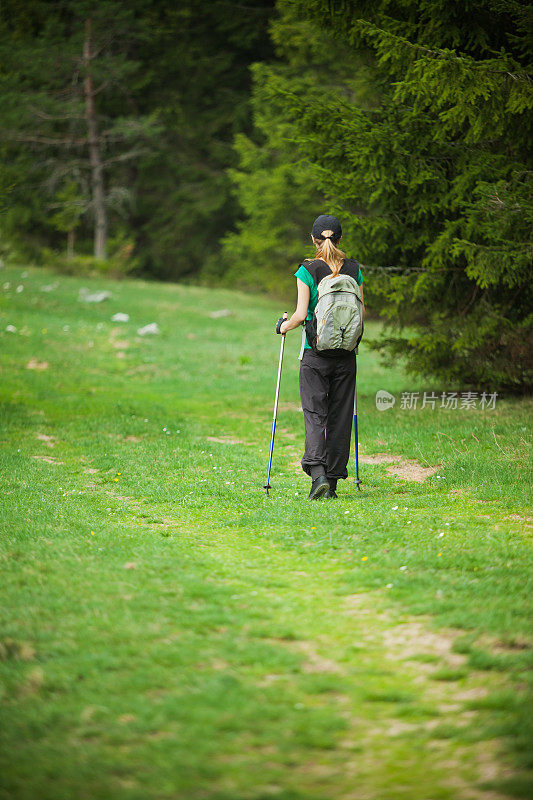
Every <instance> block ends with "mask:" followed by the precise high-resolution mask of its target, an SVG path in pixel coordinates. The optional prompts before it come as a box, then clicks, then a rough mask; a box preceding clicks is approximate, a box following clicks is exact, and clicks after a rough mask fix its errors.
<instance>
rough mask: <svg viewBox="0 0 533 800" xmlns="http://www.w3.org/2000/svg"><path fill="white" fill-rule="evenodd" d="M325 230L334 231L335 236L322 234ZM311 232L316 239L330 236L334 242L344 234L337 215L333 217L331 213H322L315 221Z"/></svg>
mask: <svg viewBox="0 0 533 800" xmlns="http://www.w3.org/2000/svg"><path fill="white" fill-rule="evenodd" d="M324 231H333V236H329V237H324V236H322V233H323V232H324ZM311 233H312V235H313V236H314V238H315V239H324V238H329V239H331V240H332V241H334V242H338V241H339V239H340V238H341V236H342V228H341V224H340V222H339V220H338V219H337V217H332V216H331V214H321V215H320V216H319V217H317V218H316V219H315V221H314V222H313V230H312V231H311Z"/></svg>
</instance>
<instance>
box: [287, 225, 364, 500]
mask: <svg viewBox="0 0 533 800" xmlns="http://www.w3.org/2000/svg"><path fill="white" fill-rule="evenodd" d="M341 236H342V228H341V224H340V222H339V220H338V219H337V218H336V217H333V216H331V215H330V214H321V215H320V216H319V217H317V219H316V220H315V221H314V223H313V229H312V233H311V238H312V240H313V244H314V245H315V247H316V258H315V259H306V260H305V261H304V262H303V263H302V264H301V265H300V266H299V267H298V270H297V271H296V272H295V277H296V282H297V287H298V301H297V306H296V311H295V312H294V314H293V315H292V317H290V319H287V320H284V321H278V326H277V328H276V330H277V331H278V332H279V333H281V334H284V333H287V332H288V331H291V330H294V329H295V328H298V327H299V326H300V325H304V324H305V329H304V332H303V335H302V351H301V353H300V359H301V364H300V397H301V402H302V410H303V414H304V421H305V451H304V456H303V458H302V461H301V464H302V469H303V470H304V472H305V473H307V475H309V476H310V477H311V480H312V483H311V491H310V492H309V500H317V499H319V498H329V499H333V498H336V497H337V492H336V489H337V481H338V480H339V479H341V478H343V479H344V478H347V477H348V472H347V469H346V466H347V464H348V458H349V455H350V439H351V431H352V415H353V404H354V391H355V375H356V358H355V353H356V349H357V348H356V345H355V346H354V340H353V339H352V340H351V341H350V342H348V347H350V348H351V349H342V348H339V346H338V345H339V342H338V340H337V341H335V342H333V340H332V342H330V344H331V343H333V344H334V348H333V349H328V350H321V349H320V348H319V349H317V347H316V342H317V338H316V330H315V331H314V333H313V326H312V323H313V315H314V312H315V308H316V306H317V302H318V298H319V285H320V284H321V282H322V281H328V280H331V279H333V278H336V276H338V275H348V276H350V278H352V279H355V281H356V283H357V286H359V287H360V289H359V292H360V295H361V298H360V300H361V301H363V288H362V283H363V276H362V274H361V270H360V268H359V264H358V263H357V261H355V260H354V259H350V258H346V253H343V251H342V250H340V249H339V247H338V244H339V242H340V239H341ZM337 283H338V285H340V284H341V283H345V284H348V285H349V284H351V285H352V287H353V289H355V290H357V286H355V285H354V284H353V281H344V282H342V281H340V282H337ZM327 288H328V286H327V284H326V283H325V284H323V285H322V286H321V287H320V293H321V294H322V293H323V292H326V291H327ZM351 299H352V300H353V296H352V298H351ZM361 311H362V314H359V317H358V321H359V325H360V328H359V330H360V332H361V335H362V318H364V303H363V304H362V309H361ZM342 330H343V329H342V328H341V331H342ZM343 335H344V334H343ZM361 335H359V336H358V339H357V340H356V341H357V343H358V341H359V339H360V338H361ZM313 337H314V338H313ZM310 338H311V341H309V339H310ZM313 345H315V347H313Z"/></svg>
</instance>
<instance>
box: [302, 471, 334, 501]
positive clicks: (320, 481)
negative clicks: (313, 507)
mask: <svg viewBox="0 0 533 800" xmlns="http://www.w3.org/2000/svg"><path fill="white" fill-rule="evenodd" d="M327 492H329V482H328V479H327V478H326V476H325V475H319V476H318V478H315V480H314V481H313V483H312V484H311V491H310V492H309V497H308V498H307V499H308V500H319V499H320V498H321V497H325V496H326V494H327Z"/></svg>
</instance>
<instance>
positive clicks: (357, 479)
mask: <svg viewBox="0 0 533 800" xmlns="http://www.w3.org/2000/svg"><path fill="white" fill-rule="evenodd" d="M353 432H354V438H355V485H356V486H357V488H358V489H359V491H361V481H360V480H359V434H358V431H357V356H355V386H354V395H353Z"/></svg>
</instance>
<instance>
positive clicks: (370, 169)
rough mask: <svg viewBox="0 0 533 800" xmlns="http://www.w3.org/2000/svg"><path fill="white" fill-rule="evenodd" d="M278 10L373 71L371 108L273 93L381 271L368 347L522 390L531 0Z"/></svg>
mask: <svg viewBox="0 0 533 800" xmlns="http://www.w3.org/2000/svg"><path fill="white" fill-rule="evenodd" d="M280 11H281V13H282V19H283V14H285V16H286V18H288V19H289V20H291V19H294V18H295V17H296V18H298V19H301V20H305V21H307V22H309V23H310V24H312V25H314V26H315V27H316V28H317V29H324V28H327V29H328V30H330V31H332V32H333V33H334V36H335V38H336V40H337V41H338V42H339V45H340V47H342V46H346V45H347V44H348V45H349V46H350V47H352V48H353V50H354V51H355V52H358V53H360V54H361V56H364V57H365V58H368V59H370V60H371V63H372V64H373V68H372V72H373V75H372V84H373V86H374V87H375V89H376V94H378V93H379V101H378V102H377V103H376V104H375V106H374V107H371V106H368V105H367V106H365V105H364V104H363V103H361V102H360V101H359V100H358V98H357V97H356V98H350V97H348V96H347V95H346V94H345V93H344V94H341V93H336V96H334V95H332V94H327V95H325V94H324V93H323V92H322V93H320V92H317V93H316V97H315V101H314V103H313V104H312V106H310V105H309V103H308V102H307V97H302V96H301V95H299V94H298V93H297V92H295V91H293V90H292V88H291V87H290V86H287V85H284V84H282V83H281V82H279V81H277V82H272V83H271V86H270V90H271V94H272V97H275V98H276V99H277V101H278V102H279V100H280V98H283V101H284V103H285V107H286V109H287V113H288V114H289V115H290V117H291V118H292V121H293V138H294V139H295V140H296V141H297V142H298V144H299V147H300V150H301V152H302V154H303V155H304V156H305V157H306V158H308V159H309V161H310V163H311V164H312V165H313V168H314V173H315V176H316V181H317V184H318V186H319V187H320V188H321V189H322V191H324V193H325V194H326V195H327V196H328V197H329V198H331V199H332V200H334V201H335V203H336V204H337V207H338V208H339V210H340V211H341V213H343V215H344V217H345V218H348V219H349V220H350V224H351V227H352V235H353V237H354V240H355V242H356V244H357V251H358V254H359V256H360V257H361V259H362V261H363V263H367V264H369V265H382V266H387V267H393V269H391V270H381V271H379V270H378V271H376V272H374V273H373V274H372V277H373V281H374V284H375V286H374V292H378V293H379V295H380V297H381V301H380V305H381V311H382V313H383V315H384V317H385V319H386V321H387V324H388V328H389V330H388V331H387V333H386V334H385V335H384V336H383V337H382V339H381V340H380V342H379V343H378V345H377V346H379V347H380V348H383V347H384V348H386V350H387V351H388V352H389V354H390V356H391V357H393V358H395V357H399V356H402V355H406V356H407V359H408V364H409V366H410V368H411V369H412V370H413V371H416V372H420V373H423V374H426V375H432V376H437V377H439V378H440V379H442V380H444V381H448V382H454V383H455V384H457V385H459V384H460V385H461V386H478V387H487V386H489V387H491V388H493V389H496V388H498V389H502V388H505V389H508V390H510V391H521V390H524V389H526V388H530V387H531V385H532V362H531V357H532V356H531V354H532V350H533V348H532V344H533V342H532V334H531V330H532V326H531V323H532V316H531V309H532V299H533V298H532V289H531V281H530V274H531V256H532V252H533V248H532V244H531V230H532V218H533V214H532V211H533V209H532V202H531V176H532V172H531V161H530V160H528V159H529V156H528V154H529V153H531V138H532V137H531V132H532V125H531V122H532V115H531V109H532V106H533V92H532V86H531V68H530V65H529V62H528V58H529V57H530V49H529V44H530V39H529V38H528V36H529V34H528V30H529V29H528V7H527V6H526V5H525V4H521V3H518V2H515V0H501V2H494V1H493V0H485V2H482V3H477V4H459V3H446V4H440V5H439V6H438V7H436V6H435V3H433V2H430V0H406V1H405V2H403V3H402V4H401V5H400V4H395V5H391V4H390V3H389V2H387V1H386V0H381V2H379V1H378V2H374V3H372V4H369V3H365V2H357V0H354V1H353V2H343V1H341V0H339V2H335V1H334V0H331V2H325V0H324V1H321V0H309V2H308V1H307V0H306V2H303V0H302V1H301V2H300V0H282V2H280ZM367 271H368V270H367ZM367 285H368V284H367Z"/></svg>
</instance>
